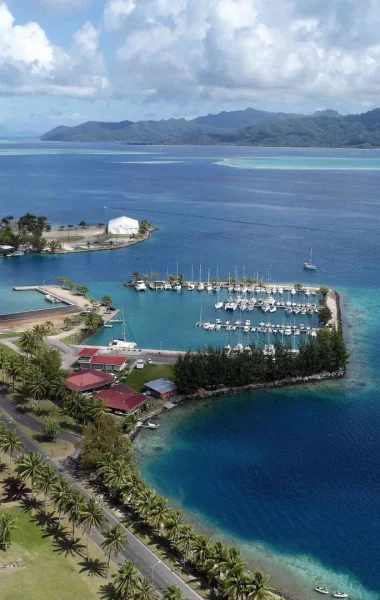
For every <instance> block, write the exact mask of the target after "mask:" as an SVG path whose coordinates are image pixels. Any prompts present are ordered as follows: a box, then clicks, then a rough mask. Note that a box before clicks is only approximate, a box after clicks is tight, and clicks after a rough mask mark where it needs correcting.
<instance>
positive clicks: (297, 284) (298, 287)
mask: <svg viewBox="0 0 380 600" xmlns="http://www.w3.org/2000/svg"><path fill="white" fill-rule="evenodd" d="M302 288H303V285H302V283H295V284H294V289H295V290H297V292H300V291H301V290H302Z"/></svg>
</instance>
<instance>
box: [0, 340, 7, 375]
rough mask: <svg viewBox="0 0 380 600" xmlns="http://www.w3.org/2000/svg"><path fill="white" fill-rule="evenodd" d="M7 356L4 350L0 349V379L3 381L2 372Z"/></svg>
mask: <svg viewBox="0 0 380 600" xmlns="http://www.w3.org/2000/svg"><path fill="white" fill-rule="evenodd" d="M8 361H9V354H8V352H7V351H6V350H5V348H0V369H1V379H2V380H3V381H4V371H5V369H6V367H7V365H8Z"/></svg>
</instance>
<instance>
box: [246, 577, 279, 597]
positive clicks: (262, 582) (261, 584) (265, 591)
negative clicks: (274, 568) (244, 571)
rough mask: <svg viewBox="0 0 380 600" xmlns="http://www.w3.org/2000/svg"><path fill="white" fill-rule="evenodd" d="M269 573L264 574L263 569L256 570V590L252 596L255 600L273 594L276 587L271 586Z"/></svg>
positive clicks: (254, 580) (254, 582)
mask: <svg viewBox="0 0 380 600" xmlns="http://www.w3.org/2000/svg"><path fill="white" fill-rule="evenodd" d="M268 581H269V575H264V573H262V572H261V571H255V573H254V576H253V585H254V591H253V593H252V595H250V598H253V599H254V600H266V598H268V597H269V596H272V595H273V594H272V592H273V591H274V588H271V587H269V586H268V585H267V584H268Z"/></svg>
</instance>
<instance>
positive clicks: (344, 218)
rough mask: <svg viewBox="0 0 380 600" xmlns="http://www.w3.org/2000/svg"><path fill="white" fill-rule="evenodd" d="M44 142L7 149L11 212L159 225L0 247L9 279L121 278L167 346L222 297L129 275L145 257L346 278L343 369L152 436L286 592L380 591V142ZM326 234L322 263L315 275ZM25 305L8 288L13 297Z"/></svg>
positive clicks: (152, 340)
mask: <svg viewBox="0 0 380 600" xmlns="http://www.w3.org/2000/svg"><path fill="white" fill-rule="evenodd" d="M34 148H35V150H37V151H38V153H36V152H34V153H33V152H32V150H33V148H32V147H25V146H23V147H20V148H18V146H15V145H14V144H12V147H11V149H12V154H10V153H9V149H8V148H7V147H3V150H2V148H1V147H0V192H1V196H0V197H1V208H2V212H3V213H4V214H5V213H10V214H15V216H18V215H20V214H21V213H23V212H26V210H31V211H33V212H36V213H45V214H46V215H47V216H48V217H49V218H50V219H51V220H52V221H53V222H54V223H56V224H60V223H61V222H63V223H69V222H70V223H73V224H75V223H78V222H79V221H80V220H81V219H85V220H86V221H88V222H98V221H106V220H108V219H109V218H113V217H115V216H119V215H121V214H127V215H131V216H135V217H137V218H144V217H146V218H148V219H149V220H151V221H152V222H154V223H155V224H156V225H158V227H159V228H160V230H159V231H158V232H157V233H155V234H154V236H153V238H152V239H151V240H149V241H148V242H146V243H143V244H139V245H136V246H134V247H131V248H129V249H125V250H120V251H114V252H104V253H94V254H91V253H89V254H83V255H71V256H70V255H69V256H52V257H40V256H28V257H25V258H23V259H22V260H17V261H16V260H4V261H0V276H1V280H0V281H1V284H0V286H1V290H9V289H10V286H12V285H16V284H18V285H21V284H28V283H29V284H37V283H44V282H45V283H53V282H54V281H55V278H56V277H57V276H60V275H65V276H68V277H70V278H71V279H74V280H76V281H77V282H78V283H85V284H88V285H89V286H90V288H91V292H92V293H93V294H94V295H96V296H99V295H101V294H103V293H106V292H109V293H111V295H112V296H113V297H114V300H115V302H114V303H115V304H117V305H118V306H124V309H125V311H126V314H127V315H128V316H129V317H130V318H131V321H130V322H131V325H132V329H133V330H134V333H135V336H136V338H139V342H140V343H141V345H144V346H155V347H159V346H158V344H159V343H160V342H162V345H163V347H165V346H166V345H167V346H168V347H186V346H187V345H192V346H194V345H203V344H204V343H206V342H207V341H208V340H210V335H213V334H212V333H211V334H207V333H204V335H203V332H200V331H199V330H198V329H195V328H194V327H193V323H194V320H198V317H199V310H200V305H201V304H202V305H203V307H204V308H203V310H205V311H212V306H210V300H209V299H207V298H205V297H204V296H203V298H204V299H203V298H199V296H201V295H197V294H196V295H195V296H194V297H190V294H188V293H187V292H185V293H182V294H183V296H181V297H174V296H171V297H169V296H167V295H166V296H165V293H161V294H163V295H162V296H160V297H158V296H155V295H154V294H148V293H147V294H146V296H144V297H140V295H138V294H136V293H135V292H134V291H133V290H126V289H125V288H123V287H122V285H121V283H122V282H123V281H125V280H128V279H129V277H130V273H131V272H132V271H133V270H134V269H138V270H139V271H140V272H146V273H149V272H150V270H151V269H152V270H154V271H158V272H159V273H160V275H161V276H162V277H163V276H165V275H166V272H167V270H169V272H175V269H176V263H177V262H178V263H179V270H180V272H184V273H185V274H186V275H187V276H189V275H190V270H191V265H192V264H194V266H195V269H197V268H198V265H199V264H200V263H201V264H202V265H203V272H204V274H207V269H208V268H210V269H211V272H212V274H215V272H216V268H217V267H218V268H219V274H220V275H221V276H223V277H226V276H228V271H229V270H231V273H232V274H233V273H234V271H235V268H236V267H237V268H238V269H239V272H240V273H241V271H242V268H243V267H244V268H245V272H246V273H247V274H250V275H253V274H254V273H255V272H257V271H259V275H260V276H261V277H263V278H267V277H268V273H269V276H270V277H271V279H272V280H274V281H277V282H280V281H290V282H295V281H302V282H305V283H317V284H324V283H326V284H329V285H332V286H334V287H335V288H337V289H338V290H339V291H340V293H341V295H342V303H343V307H344V315H345V334H346V336H347V338H348V340H349V343H350V349H351V352H352V357H351V364H350V368H349V376H348V378H347V379H346V380H345V381H343V382H338V383H332V384H331V383H330V384H325V385H321V386H317V387H314V388H312V389H297V390H286V391H278V392H263V393H260V394H254V395H249V396H244V397H241V398H232V399H227V398H226V399H223V400H221V401H218V402H215V403H211V404H208V405H206V406H201V405H199V406H196V407H186V408H183V409H180V410H178V411H173V413H172V414H169V415H168V417H167V418H166V419H165V420H162V424H161V427H160V429H159V430H158V432H157V433H155V434H152V432H148V433H147V434H146V435H143V436H141V437H140V439H139V440H138V451H139V457H140V464H141V468H142V470H143V472H144V474H145V475H146V477H147V478H148V479H149V480H150V481H151V482H152V483H153V484H154V485H155V486H157V487H158V488H159V489H160V491H162V492H163V493H165V494H168V495H169V496H170V497H171V499H172V501H173V502H174V503H176V504H178V505H180V506H183V507H184V508H185V509H187V510H188V511H189V512H190V513H191V514H192V515H193V518H194V519H196V520H197V522H198V523H199V524H200V526H202V527H206V528H210V531H211V532H212V533H213V534H214V535H215V529H216V530H218V532H219V533H218V535H221V536H224V537H225V538H226V539H229V540H235V541H237V542H238V543H240V544H241V545H242V546H243V547H244V550H245V552H246V554H247V556H249V557H250V558H251V559H252V561H253V562H254V563H255V564H260V565H262V566H263V567H264V568H265V569H266V570H268V571H270V572H272V573H273V579H274V581H275V583H276V584H277V585H280V587H281V588H282V589H284V591H288V592H291V593H293V594H294V595H296V596H297V597H300V598H310V597H312V592H310V588H311V587H312V586H313V585H314V584H315V583H317V582H318V583H320V584H324V585H328V586H329V587H330V589H331V590H333V589H338V588H340V587H343V588H344V589H346V590H348V591H349V592H350V594H351V596H352V597H353V598H360V599H363V600H364V599H365V598H366V599H372V598H378V597H380V596H379V593H378V590H380V570H379V568H378V567H379V563H380V538H379V535H378V532H379V526H380V517H379V508H378V505H379V492H380V489H379V488H380V483H379V478H380V476H379V456H380V434H379V425H380V405H379V396H378V387H379V381H380V377H379V373H380V370H379V366H378V355H379V351H380V342H379V339H380V338H379V334H380V320H379V317H378V307H379V296H378V287H379V266H378V264H379V254H380V253H379V244H378V239H379V233H380V226H379V218H380V204H379V199H378V189H379V184H380V155H379V153H378V152H376V151H372V152H371V151H368V152H348V151H338V150H328V151H323V150H306V151H302V150H300V151H297V150H282V149H281V150H279V149H268V150H265V149H247V148H240V149H236V148H182V147H181V148H155V147H150V148H138V149H137V150H136V148H128V147H122V146H119V147H117V146H114V147H110V146H103V147H102V146H90V145H88V146H85V145H83V146H80V147H79V146H78V145H73V146H72V147H71V149H70V146H69V145H58V144H57V145H52V144H51V145H50V144H49V145H47V146H45V145H36V146H35V147H34ZM110 148H111V150H113V151H114V153H112V152H110ZM50 149H54V153H53V152H51V150H50ZM78 150H80V151H81V152H80V153H78ZM94 150H97V151H98V152H97V153H94ZM115 151H116V153H115ZM99 152H100V153H99ZM126 152H132V154H126ZM133 152H143V153H146V154H133ZM117 153H119V154H117ZM122 153H124V154H122ZM253 158H254V159H255V160H252V159H253ZM223 159H229V162H225V163H224V164H220V162H221V161H222V160H223ZM241 159H244V160H241ZM258 159H260V160H262V159H265V160H262V163H263V165H264V163H265V165H264V166H265V168H263V169H260V168H257V166H258V163H260V160H258ZM332 159H334V160H332ZM337 159H340V160H337ZM347 159H348V160H347ZM164 161H166V162H164ZM218 163H219V164H218ZM236 167H240V168H236ZM242 167H243V168H242ZM362 169H363V170H362ZM104 207H106V208H104ZM310 245H312V246H313V254H314V260H315V262H316V264H317V266H318V270H317V271H316V273H308V274H307V275H306V277H307V279H306V278H305V273H304V272H303V269H302V263H303V262H304V260H305V258H307V256H308V248H309V246H310ZM1 290H0V291H1ZM186 293H187V296H186V295H185V294H186ZM24 297H25V298H26V300H25V302H26V303H27V296H24ZM20 302H21V301H20ZM11 304H12V303H11V302H10V301H9V298H8V296H5V295H4V294H2V295H1V296H0V313H2V312H5V311H6V310H10V307H11ZM25 307H26V306H25ZM251 315H252V313H251V314H250V315H249V318H251ZM279 322H281V321H279ZM112 331H113V330H112ZM107 335H108V333H107ZM206 336H208V337H206ZM204 340H206V341H204ZM179 341H180V346H179V345H178V343H179ZM222 341H223V342H224V339H223V340H222Z"/></svg>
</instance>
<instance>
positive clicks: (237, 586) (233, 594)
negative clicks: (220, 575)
mask: <svg viewBox="0 0 380 600" xmlns="http://www.w3.org/2000/svg"><path fill="white" fill-rule="evenodd" d="M251 589H252V578H251V577H250V575H249V574H248V573H247V571H245V570H244V569H240V568H236V569H233V570H232V571H230V572H229V574H228V575H227V577H226V579H225V580H224V581H223V591H224V593H225V595H226V596H227V598H228V599H229V600H244V599H245V598H246V596H247V593H248V592H251Z"/></svg>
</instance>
